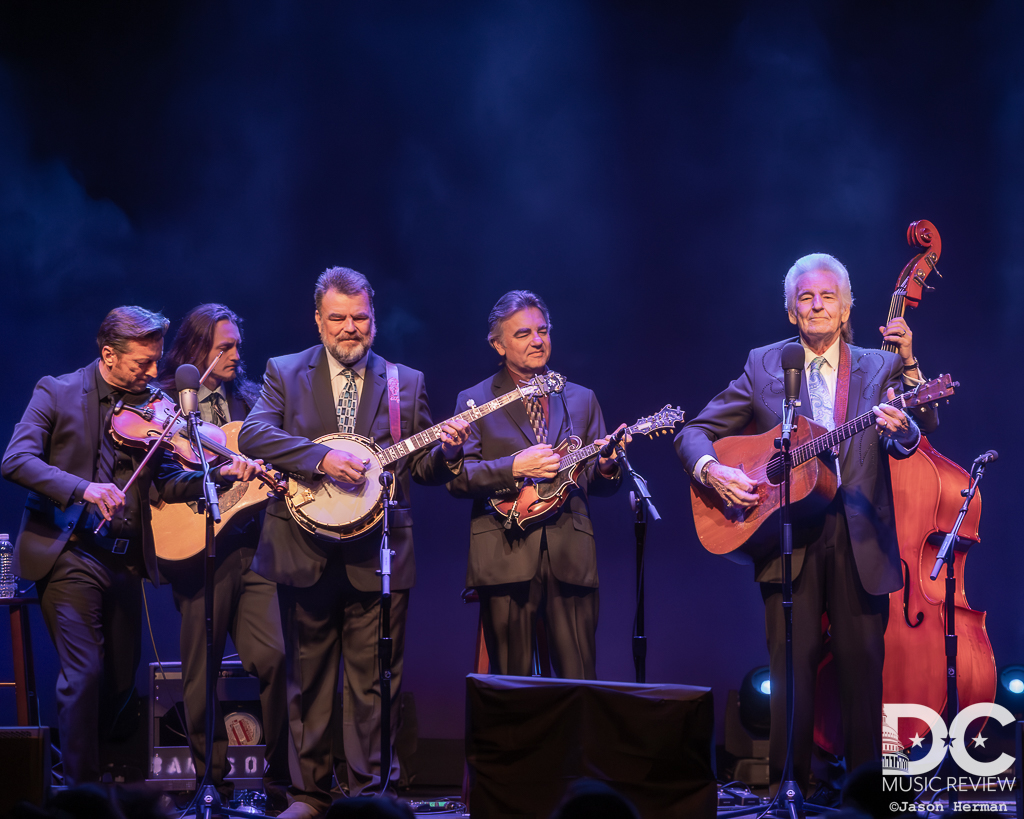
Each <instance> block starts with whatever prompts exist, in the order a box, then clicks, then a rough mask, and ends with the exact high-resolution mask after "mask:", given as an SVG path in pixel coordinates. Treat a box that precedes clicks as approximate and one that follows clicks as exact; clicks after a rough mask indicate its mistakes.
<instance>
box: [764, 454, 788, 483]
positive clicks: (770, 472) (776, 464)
mask: <svg viewBox="0 0 1024 819" xmlns="http://www.w3.org/2000/svg"><path fill="white" fill-rule="evenodd" d="M783 471H784V470H783V468H782V456H781V455H779V454H778V453H776V454H775V455H772V459H771V460H770V461H768V464H767V467H766V468H765V471H764V474H765V477H767V478H768V482H769V483H771V484H772V485H774V486H778V485H779V484H780V483H782V473H783Z"/></svg>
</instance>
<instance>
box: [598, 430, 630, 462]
mask: <svg viewBox="0 0 1024 819" xmlns="http://www.w3.org/2000/svg"><path fill="white" fill-rule="evenodd" d="M625 435H626V428H625V427H623V428H622V429H620V430H619V431H618V432H613V433H612V438H611V440H610V441H609V442H608V443H607V444H605V445H604V446H603V447H601V451H600V452H598V453H597V454H598V457H600V458H610V457H612V453H613V452H615V447H617V446H618V445H619V444H620V443H621V442H622V439H623V438H624V437H625Z"/></svg>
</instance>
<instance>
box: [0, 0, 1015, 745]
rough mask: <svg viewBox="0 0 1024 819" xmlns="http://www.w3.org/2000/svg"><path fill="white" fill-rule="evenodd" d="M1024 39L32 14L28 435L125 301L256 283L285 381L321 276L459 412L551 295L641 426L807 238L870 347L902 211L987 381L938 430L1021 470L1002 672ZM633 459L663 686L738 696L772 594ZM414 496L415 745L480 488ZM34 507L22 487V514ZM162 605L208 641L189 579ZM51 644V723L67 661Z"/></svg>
mask: <svg viewBox="0 0 1024 819" xmlns="http://www.w3.org/2000/svg"><path fill="white" fill-rule="evenodd" d="M1022 25H1024V8H1022V7H1021V6H1020V5H1019V4H1018V3H1015V2H1012V1H1011V0H1001V1H999V2H984V3H974V4H967V5H965V4H960V3H948V4H947V3H935V2H921V1H920V0H911V2H904V3H898V4H892V3H883V2H836V3H826V4H821V3H812V4H807V8H801V7H800V4H797V5H793V4H771V3H769V4H765V3H753V2H728V3H702V4H683V3H678V4H674V3H659V2H644V1H643V0H629V2H621V1H620V2H613V1H612V0H608V1H607V2H584V1H583V0H577V1H576V2H573V1H572V0H555V1H554V2H552V1H551V0H543V2H540V1H538V0H524V1H523V2H498V3H486V4H480V3H477V2H469V1H468V0H462V1H461V2H460V1H458V0H457V1H456V2H447V3H438V2H428V3H414V4H410V3H400V2H391V1H390V0H389V1H387V2H375V3H358V4H354V3H332V4H328V3H316V4H308V3H301V4H299V3H289V2H281V1H280V0H279V1H278V2H266V1H265V0H261V1H259V2H226V3H218V4H206V3H197V2H188V3H179V2H151V3H141V4H140V3H129V2H104V3H87V4H66V5H58V4H55V3H38V2H13V3H5V4H4V6H3V8H2V10H0V179H2V180H3V182H2V185H0V276H2V284H3V298H2V300H0V328H2V332H3V339H4V355H3V362H4V363H3V367H2V372H3V383H4V397H5V400H4V401H3V404H2V406H0V432H2V435H3V438H4V443H6V441H7V440H8V439H9V435H10V431H11V429H12V427H13V425H14V423H15V422H16V421H17V420H18V418H19V417H20V414H21V412H22V410H23V408H24V406H25V404H26V403H27V401H28V399H29V395H30V393H31V390H32V386H33V384H34V383H35V382H36V380H37V379H38V378H40V377H41V376H42V375H45V374H58V373H63V372H68V371H70V370H73V369H75V368H77V367H80V366H82V365H84V364H86V363H88V362H89V361H90V360H92V359H93V358H94V357H95V354H96V348H95V346H94V338H95V331H96V328H97V326H98V325H99V322H100V320H101V319H102V317H103V316H104V314H105V313H106V312H107V310H109V309H110V308H111V307H114V306H116V305H120V304H139V305H142V306H145V307H147V308H150V309H157V310H162V311H163V312H164V313H165V314H166V315H167V316H168V317H169V318H170V319H171V321H172V329H171V332H172V333H173V332H174V330H175V329H176V326H177V323H178V321H179V320H180V319H181V317H182V316H183V315H184V314H185V313H186V312H187V311H188V310H189V309H190V308H192V307H193V306H195V305H196V304H198V303H200V302H207V301H220V302H225V303H226V304H228V305H230V306H231V307H232V308H233V309H234V310H235V311H237V312H238V313H239V314H241V316H243V317H244V320H245V321H244V333H245V345H244V355H245V359H246V361H247V363H248V367H249V370H250V373H251V374H252V375H254V376H256V377H259V376H260V375H261V374H262V371H263V367H264V364H265V362H266V360H267V358H268V357H270V356H273V355H279V354H283V353H288V352H294V351H297V350H300V349H303V348H305V347H307V346H309V345H311V344H313V343H315V342H316V340H317V337H316V334H315V327H314V323H313V299H312V289H313V283H314V280H315V278H316V276H317V274H318V273H319V272H321V271H322V270H323V269H324V268H326V267H328V266H332V265H346V266H350V267H354V268H356V269H357V270H360V271H362V272H363V273H365V274H366V275H367V276H368V277H369V278H370V280H371V282H372V283H373V285H374V287H375V288H376V291H377V297H376V306H377V320H378V327H379V333H378V343H377V349H378V351H379V352H380V353H381V354H382V355H384V356H385V357H387V358H389V359H392V360H398V361H401V362H403V363H406V364H408V365H410V366H413V367H415V368H417V369H420V370H423V371H424V372H425V373H426V376H427V385H428V388H429V391H430V398H431V402H432V410H433V414H434V417H435V419H438V420H440V419H442V418H445V417H447V416H448V415H450V414H451V412H452V410H453V407H454V402H455V396H456V394H457V393H458V391H459V390H460V389H462V388H465V387H466V386H468V385H471V384H474V383H476V382H477V381H479V380H481V379H482V378H484V377H485V376H487V375H488V374H489V373H490V372H491V371H492V370H493V368H494V367H495V366H496V364H497V359H496V356H495V355H494V353H493V352H492V351H491V350H490V349H489V348H488V346H487V345H486V343H485V341H484V336H485V332H486V318H487V313H488V311H489V309H490V307H491V306H492V305H493V303H494V302H495V301H496V299H497V298H498V297H499V296H500V295H501V294H502V293H504V292H505V291H507V290H509V289H513V288H529V289H532V290H535V291H536V292H538V293H539V294H541V295H542V296H543V297H544V298H545V299H546V301H547V303H548V305H549V306H550V308H551V311H552V318H553V328H554V329H553V345H554V354H553V357H552V366H553V367H554V368H555V369H557V370H559V371H560V372H563V373H564V374H565V375H566V376H568V377H569V378H571V379H572V380H574V381H576V382H579V383H582V384H584V385H587V386H591V387H593V388H594V389H595V390H596V392H597V395H598V397H599V399H600V400H601V402H602V406H603V409H604V414H605V418H606V419H607V421H608V422H609V424H610V425H611V426H614V425H617V424H619V423H621V422H623V421H626V422H633V421H635V420H636V419H637V418H638V417H639V416H642V415H646V414H649V413H651V412H653V411H655V410H657V409H659V408H660V407H662V406H664V405H665V404H666V403H672V404H673V405H678V406H680V407H682V408H683V409H684V410H686V412H687V413H688V414H689V415H690V416H691V417H692V416H693V415H695V414H696V412H697V411H699V410H700V408H701V407H702V406H703V405H704V404H705V403H706V402H707V400H708V399H709V398H711V397H712V396H713V395H714V394H715V393H716V392H717V391H718V390H720V389H721V388H723V387H724V386H725V384H726V383H727V382H728V381H729V380H730V379H732V378H733V377H735V376H736V375H738V374H739V372H740V370H741V368H742V366H743V362H744V358H745V354H746V351H747V350H748V349H749V348H751V347H753V346H758V345H761V344H764V343H767V342H770V341H774V340H777V339H779V338H782V337H784V336H786V335H788V334H789V333H790V325H789V323H788V322H787V320H786V316H785V313H784V310H783V297H782V287H781V281H782V277H783V275H784V274H785V272H786V270H787V269H788V267H789V266H790V264H791V263H792V262H793V261H794V260H795V259H796V258H797V257H799V256H801V255H803V254H805V253H808V252H812V251H827V252H830V253H832V254H834V255H836V256H838V257H839V258H840V259H841V260H842V261H843V262H844V263H845V264H846V265H847V266H848V268H849V270H850V273H851V276H852V280H853V289H854V294H855V297H856V305H855V307H854V310H853V323H854V328H855V332H856V340H857V342H858V343H860V344H864V345H868V346H873V345H876V344H877V343H878V342H879V340H880V337H879V334H878V326H879V325H880V324H882V323H884V321H885V318H886V314H887V311H888V305H889V298H890V295H891V292H892V289H893V286H894V285H895V282H896V277H897V274H898V273H899V271H900V270H901V268H902V267H903V265H904V264H905V263H906V262H907V261H908V260H909V258H910V257H911V255H912V251H911V249H910V248H908V246H907V245H906V244H905V239H904V235H905V231H906V229H907V226H908V224H909V223H910V222H911V221H914V220H917V219H929V220H931V221H932V222H934V223H935V225H936V226H937V227H938V229H939V231H940V232H941V235H942V240H943V247H944V252H943V255H942V259H941V262H940V264H939V269H940V271H941V272H942V274H943V276H944V278H943V279H941V280H939V279H938V277H932V278H931V279H930V280H929V281H930V283H932V284H934V285H935V287H936V289H935V291H934V292H931V293H928V294H927V297H926V299H925V301H924V302H923V304H922V306H921V307H920V309H919V310H917V311H916V312H914V313H912V314H911V315H910V316H909V321H910V323H911V326H912V328H913V330H914V333H915V338H914V342H915V351H916V352H917V354H918V356H919V358H920V359H921V361H922V365H923V367H924V369H925V372H926V373H927V374H929V375H932V376H933V375H936V374H938V373H939V372H950V373H952V374H953V376H954V377H955V378H957V379H958V380H959V381H960V382H961V387H960V389H959V391H958V393H957V396H956V398H955V399H954V401H953V403H952V404H950V405H949V407H948V408H945V409H943V411H942V426H941V428H940V430H939V432H938V433H937V434H936V435H935V436H934V437H933V439H932V440H933V443H934V444H935V446H936V447H937V448H938V449H939V450H940V451H941V452H943V453H944V454H946V455H948V456H949V457H951V458H952V459H954V460H955V461H957V462H958V463H960V464H963V465H966V464H969V463H970V462H971V460H973V458H974V457H975V456H976V455H978V454H979V453H981V452H983V451H985V450H987V449H990V448H995V449H998V450H999V451H1000V453H1001V455H1002V457H1001V459H1000V461H999V462H998V463H996V464H995V465H993V466H992V467H991V468H990V469H989V473H988V479H987V484H986V485H985V486H984V488H983V493H984V499H985V500H984V513H983V515H982V524H981V526H982V534H983V540H982V543H981V544H980V546H978V547H976V548H975V549H974V550H973V551H972V553H971V555H970V557H969V560H968V572H967V578H966V588H967V593H968V596H969V599H970V601H971V603H972V605H973V606H974V607H975V608H978V609H984V610H987V611H988V613H989V620H988V630H989V634H990V635H991V638H992V643H993V645H994V649H995V655H996V660H997V662H998V663H999V664H1000V665H1002V664H1005V663H1010V662H1022V661H1024V618H1022V617H1021V616H1020V613H1019V600H1020V582H1021V581H1020V578H1021V577H1024V553H1022V552H1021V549H1020V548H1019V547H1020V537H1019V534H1018V526H1017V525H1016V524H1015V523H1014V522H1013V518H1012V517H1011V512H1012V510H1013V505H1014V504H1015V503H1017V502H1015V501H1013V497H1014V496H1015V495H1016V494H1017V493H1018V490H1017V489H1016V485H1017V484H1018V483H1019V478H1017V477H1015V475H1016V467H1017V465H1018V464H1019V460H1018V459H1019V457H1020V453H1021V444H1022V440H1021V438H1022V436H1021V432H1020V426H1019V424H1018V422H1017V420H1016V411H1017V409H1018V408H1020V407H1021V406H1022V401H1021V398H1022V389H1021V380H1020V377H1019V370H1020V367H1019V364H1018V359H1019V354H1020V351H1021V349H1022V346H1024V339H1022V332H1021V315H1022V306H1024V269H1022V262H1021V250H1020V247H1021V244H1022V241H1024V227H1022V226H1024V150H1022V148H1024V51H1022V50H1021V49H1020V47H1019V39H1018V32H1019V31H1020V30H1021V26H1022ZM631 457H632V460H633V463H634V465H635V466H636V467H637V468H638V469H639V470H640V471H641V472H642V473H643V474H644V475H645V476H646V477H647V478H648V479H649V481H650V484H651V487H652V489H653V492H654V497H655V500H656V501H657V504H658V507H659V509H660V510H661V512H662V514H663V517H664V519H663V520H662V521H661V522H660V523H658V524H656V525H654V526H652V527H651V530H650V536H649V542H648V555H647V625H648V633H649V638H650V639H649V642H650V654H649V658H648V679H649V680H651V681H657V682H666V683H687V684H694V685H707V686H711V687H713V689H714V693H715V698H716V709H717V711H718V718H719V721H720V720H721V713H722V708H723V704H724V700H725V692H726V691H727V690H728V689H729V688H730V687H737V686H738V685H739V683H740V681H741V680H742V678H743V675H744V673H745V672H746V671H747V670H748V669H750V668H751V667H753V666H756V665H760V664H762V663H764V662H766V660H767V650H766V647H765V638H764V625H763V610H762V604H761V601H760V596H759V594H758V589H757V586H756V585H755V584H754V582H753V580H752V574H751V571H750V570H749V569H747V568H743V567H740V566H737V565H734V564H732V563H729V562H727V561H726V560H724V559H722V558H718V557H714V556H712V555H710V554H708V553H707V552H705V551H704V549H702V548H701V546H700V544H699V543H698V541H697V539H696V536H695V534H694V530H693V521H692V516H691V512H690V508H689V500H688V478H687V476H686V475H684V474H683V471H682V468H681V466H680V464H679V462H678V460H677V458H676V456H675V454H674V452H673V450H672V447H671V446H670V441H669V440H668V439H667V438H660V439H657V440H655V441H648V440H638V441H636V442H635V444H634V445H633V446H632V448H631ZM414 498H415V500H414V504H415V506H414V517H415V521H416V543H417V552H418V564H419V579H418V582H417V586H416V589H415V591H414V592H413V596H412V601H411V606H412V608H411V614H410V622H409V633H408V650H407V685H408V689H409V690H410V691H412V692H414V694H415V696H416V700H417V705H418V713H419V728H420V734H421V735H422V736H429V737H458V736H461V734H462V730H463V720H464V691H465V684H464V681H463V677H464V675H465V674H466V673H467V672H469V671H470V670H471V663H472V659H473V645H474V637H475V631H476V617H477V612H476V610H475V609H474V608H472V607H469V606H466V605H464V604H463V603H462V602H461V600H460V592H461V591H462V587H463V581H464V577H465V560H466V551H467V543H468V524H469V508H468V503H467V502H461V501H456V500H454V499H452V498H451V497H450V496H449V495H448V494H447V493H446V492H445V491H444V490H443V489H423V488H421V487H417V488H416V490H415V495H414ZM23 500H24V492H23V490H21V489H20V488H18V487H16V486H13V485H11V484H6V483H4V484H3V485H0V530H3V531H6V530H16V528H17V525H18V521H19V518H20V514H21V511H20V510H21V506H22V503H23ZM1018 502H1019V501H1018ZM593 512H594V519H595V529H596V531H597V537H598V545H599V553H600V574H601V579H602V585H601V603H602V605H601V621H600V627H599V631H598V642H599V657H598V671H599V674H600V676H601V677H603V678H605V679H610V680H626V681H629V680H632V679H633V669H632V662H631V656H630V634H631V627H632V619H633V599H634V588H633V583H634V568H633V554H634V541H633V526H632V520H633V518H632V513H631V511H630V509H629V505H628V502H627V494H626V492H622V493H620V494H619V495H618V496H617V497H614V498H612V499H597V500H595V501H594V503H593ZM148 599H149V605H150V608H151V611H152V613H153V622H154V632H155V633H154V636H155V642H156V647H157V649H158V651H159V653H160V656H161V658H163V659H165V660H169V659H177V657H178V650H177V624H178V617H177V613H176V612H175V611H174V606H173V603H172V601H171V596H170V591H169V589H167V588H159V589H151V590H149V591H148ZM37 614H38V613H37ZM33 627H34V629H35V646H36V660H37V668H36V673H37V676H38V679H39V684H40V688H41V691H42V706H43V708H42V710H43V718H44V721H45V722H47V723H53V722H54V721H55V713H54V702H53V683H54V678H55V675H56V665H55V657H54V654H53V651H52V648H51V646H50V644H49V641H48V639H47V637H46V633H45V630H44V628H43V626H42V622H41V620H39V619H37V618H34V620H33ZM6 644H7V639H6V637H5V638H3V640H2V645H4V646H6ZM0 653H2V655H3V656H2V657H0V672H9V670H10V657H9V652H7V651H6V649H4V650H3V652H0ZM151 655H152V650H151V649H150V648H148V647H147V648H146V649H145V657H144V662H145V661H148V659H149V658H150V657H151ZM7 676H8V678H9V674H8V675H7ZM142 679H143V678H142V677H141V675H140V682H141V681H142ZM13 721H14V703H13V695H12V694H11V693H10V692H9V691H8V692H6V693H2V694H0V723H4V724H10V723H12V722H13Z"/></svg>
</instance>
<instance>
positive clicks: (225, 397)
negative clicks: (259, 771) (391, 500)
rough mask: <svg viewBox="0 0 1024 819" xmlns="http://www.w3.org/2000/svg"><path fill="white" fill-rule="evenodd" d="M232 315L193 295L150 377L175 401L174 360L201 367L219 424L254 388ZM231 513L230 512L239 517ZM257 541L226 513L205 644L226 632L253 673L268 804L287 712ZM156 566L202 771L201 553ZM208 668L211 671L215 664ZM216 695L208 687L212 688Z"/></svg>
mask: <svg viewBox="0 0 1024 819" xmlns="http://www.w3.org/2000/svg"><path fill="white" fill-rule="evenodd" d="M240 324H241V320H240V319H239V318H238V316H237V315H235V313H234V312H232V311H231V310H229V309H228V308H227V307H225V306H224V305H223V304H201V305H199V306H198V307H196V308H195V309H194V310H192V311H190V312H189V313H188V315H186V316H185V318H184V319H182V322H181V326H180V327H179V328H178V332H177V335H175V337H174V341H173V342H172V344H171V349H170V351H169V352H168V354H167V357H166V359H165V360H164V363H163V367H162V369H161V376H160V384H161V386H162V387H163V388H164V390H165V391H166V392H167V393H168V394H169V395H170V396H171V397H172V398H173V399H174V400H175V401H177V398H178V395H177V391H176V390H175V389H174V380H175V379H174V376H175V372H176V371H177V369H178V367H180V366H181V365H182V364H192V365H194V366H195V367H196V368H197V369H198V370H199V372H200V373H205V372H206V371H207V369H210V367H211V365H212V369H210V373H209V375H208V376H207V377H206V379H205V380H204V381H203V382H202V384H201V385H200V387H199V396H198V398H199V411H200V415H201V417H202V419H203V421H204V422H205V423H212V424H216V425H217V426H224V425H226V424H229V423H234V422H240V421H243V420H244V419H245V417H246V416H247V415H248V414H249V410H251V409H252V407H253V405H254V404H255V403H256V398H257V397H258V396H259V388H258V386H257V385H256V384H254V383H253V382H252V381H250V380H249V379H247V378H246V377H245V367H244V365H243V363H242V356H241V343H242V334H241V328H240ZM239 518H240V519H239ZM258 542H259V523H258V520H257V519H256V517H255V516H254V515H253V514H248V515H246V514H245V513H244V512H243V514H242V515H240V516H238V517H236V519H234V520H230V521H229V522H228V524H227V525H226V526H225V527H224V528H223V529H222V530H221V532H220V533H219V534H218V535H217V541H216V550H217V559H216V570H215V574H214V577H213V578H211V579H210V581H211V582H212V583H213V607H214V608H213V643H214V646H213V649H214V656H215V657H216V658H217V671H219V670H220V658H221V657H222V656H223V654H224V645H225V641H226V638H227V635H228V634H229V633H230V634H231V640H232V642H233V643H234V644H235V648H236V649H238V657H239V660H240V661H241V663H242V666H243V667H244V668H245V670H246V671H248V672H249V673H250V674H253V675H254V676H256V677H258V678H259V681H260V704H261V706H262V711H263V741H264V744H265V746H266V751H265V760H266V763H267V766H266V772H265V774H264V787H265V789H266V792H267V796H268V800H269V807H271V808H283V807H284V806H285V789H286V788H287V787H288V784H289V782H290V777H289V773H288V742H289V741H290V740H289V736H288V713H287V707H288V706H287V692H286V688H287V686H286V675H285V667H284V637H283V635H282V632H281V615H280V610H279V608H278V601H277V584H276V583H273V582H271V581H270V580H266V579H265V578H263V577H261V576H260V575H258V574H256V572H255V571H253V569H252V560H253V556H254V555H255V554H256V545H257V543H258ZM160 571H161V572H162V573H163V576H164V577H165V578H166V579H167V580H168V582H170V584H171V588H172V590H173V591H174V603H175V605H176V606H177V607H178V611H179V612H181V677H182V681H183V686H184V703H185V719H186V723H187V730H188V742H189V748H190V749H191V751H192V758H193V760H194V762H195V768H196V778H197V780H199V779H202V777H203V774H204V773H205V771H206V764H207V755H206V747H205V743H206V731H205V725H206V614H205V584H206V581H207V578H206V573H205V565H204V553H203V551H202V550H201V549H200V551H198V552H197V553H196V554H194V555H192V556H191V557H188V558H186V559H184V560H176V561H169V560H162V561H160ZM215 673H216V672H215ZM215 697H216V695H215ZM214 701H215V706H216V714H215V716H214V720H213V724H214V741H213V755H212V758H211V759H210V765H211V779H212V782H213V785H214V786H215V787H216V788H217V789H218V790H219V791H220V792H221V793H222V794H223V795H225V796H227V795H228V791H229V790H230V787H231V786H230V783H226V782H225V777H226V776H227V775H228V767H229V766H228V761H227V748H228V738H227V730H226V728H225V725H224V716H223V713H222V712H221V706H220V701H219V700H217V699H216V698H215V700H214Z"/></svg>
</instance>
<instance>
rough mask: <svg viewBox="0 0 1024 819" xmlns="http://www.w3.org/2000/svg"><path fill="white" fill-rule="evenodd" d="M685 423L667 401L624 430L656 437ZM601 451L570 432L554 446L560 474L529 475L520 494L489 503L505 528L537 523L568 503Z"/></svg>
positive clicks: (680, 414) (679, 411)
mask: <svg viewBox="0 0 1024 819" xmlns="http://www.w3.org/2000/svg"><path fill="white" fill-rule="evenodd" d="M681 423H683V411H682V410H681V409H678V408H677V409H672V406H671V405H670V404H666V405H665V407H664V409H662V410H660V411H659V412H656V413H655V414H654V415H648V416H647V417H646V418H641V419H640V420H639V421H637V422H636V423H635V424H633V426H631V427H627V428H626V429H625V430H624V433H625V434H628V435H648V436H650V437H652V438H653V437H654V436H656V435H658V434H660V433H662V432H667V431H669V430H671V429H674V428H675V425H676V424H681ZM600 451H601V446H600V445H599V444H597V443H593V444H588V445H587V446H583V441H582V440H580V438H579V437H578V436H576V435H570V436H569V437H568V438H566V439H565V440H563V441H561V442H560V443H559V444H558V446H556V447H555V452H557V453H558V455H559V459H560V460H559V462H558V473H557V474H556V475H555V477H554V478H551V479H548V480H534V479H532V478H527V479H526V480H524V481H523V484H522V487H521V488H520V490H519V494H518V495H516V497H514V498H509V499H507V500H498V499H497V498H491V499H490V500H489V501H488V502H489V503H490V505H491V507H492V508H493V509H494V511H495V512H496V513H497V514H498V516H499V517H501V518H504V520H505V528H506V529H511V528H512V526H517V527H518V528H519V529H523V530H525V529H526V528H527V527H529V526H531V525H532V524H534V523H539V522H540V521H542V520H545V519H546V518H549V517H551V516H552V515H554V514H555V513H556V512H557V511H558V510H559V509H560V508H561V506H562V504H564V503H565V501H566V499H567V498H568V497H569V493H570V492H572V490H573V489H575V488H576V486H577V479H578V478H579V476H580V472H582V471H583V467H585V466H586V465H587V462H588V461H590V460H592V459H593V458H596V457H597V455H598V454H599V453H600Z"/></svg>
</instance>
